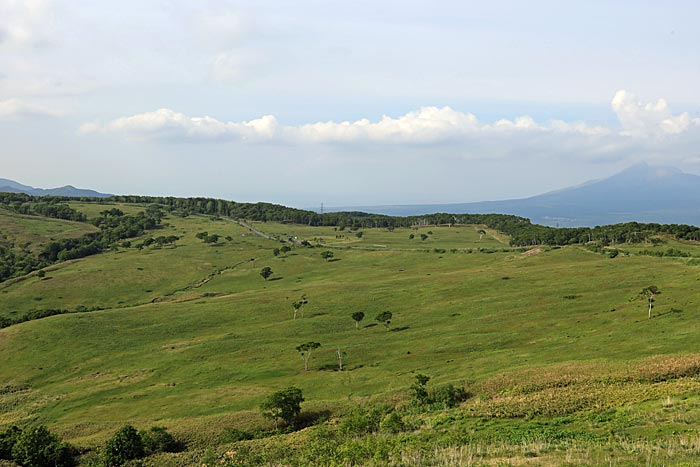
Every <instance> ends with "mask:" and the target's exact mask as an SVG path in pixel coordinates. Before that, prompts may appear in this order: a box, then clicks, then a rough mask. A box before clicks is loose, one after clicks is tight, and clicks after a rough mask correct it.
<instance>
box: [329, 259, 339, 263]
mask: <svg viewBox="0 0 700 467" xmlns="http://www.w3.org/2000/svg"><path fill="white" fill-rule="evenodd" d="M336 261H340V258H331V259H329V260H328V262H329V263H335V262H336Z"/></svg>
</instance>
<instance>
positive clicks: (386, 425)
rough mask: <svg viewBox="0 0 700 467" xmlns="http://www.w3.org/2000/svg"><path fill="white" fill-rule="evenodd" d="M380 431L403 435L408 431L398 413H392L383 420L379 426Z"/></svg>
mask: <svg viewBox="0 0 700 467" xmlns="http://www.w3.org/2000/svg"><path fill="white" fill-rule="evenodd" d="M379 429H380V430H381V431H384V432H386V433H394V434H395V433H401V432H402V431H405V430H406V424H405V423H404V422H403V418H401V415H399V413H398V412H391V413H390V414H388V415H387V416H385V417H384V418H383V419H382V422H381V423H380V424H379Z"/></svg>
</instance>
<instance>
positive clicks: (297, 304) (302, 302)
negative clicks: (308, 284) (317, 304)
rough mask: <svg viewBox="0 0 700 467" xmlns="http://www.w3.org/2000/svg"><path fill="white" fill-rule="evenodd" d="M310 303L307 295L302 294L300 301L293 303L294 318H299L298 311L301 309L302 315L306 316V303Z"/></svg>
mask: <svg viewBox="0 0 700 467" xmlns="http://www.w3.org/2000/svg"><path fill="white" fill-rule="evenodd" d="M307 303H309V301H308V300H307V299H306V295H302V296H301V298H300V299H299V301H298V302H294V303H292V308H294V319H297V313H299V312H300V311H301V317H302V318H303V317H304V305H306V304H307Z"/></svg>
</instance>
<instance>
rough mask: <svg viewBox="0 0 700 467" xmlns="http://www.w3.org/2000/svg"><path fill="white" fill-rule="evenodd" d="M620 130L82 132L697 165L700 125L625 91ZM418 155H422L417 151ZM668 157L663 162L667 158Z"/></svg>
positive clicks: (389, 122)
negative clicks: (676, 161)
mask: <svg viewBox="0 0 700 467" xmlns="http://www.w3.org/2000/svg"><path fill="white" fill-rule="evenodd" d="M611 107H612V110H613V111H614V112H615V113H616V114H617V116H618V119H619V123H620V126H619V127H617V128H616V127H614V126H611V127H604V126H592V125H589V124H587V123H585V122H580V121H575V122H566V121H563V120H551V121H549V122H538V121H536V120H535V119H533V118H531V117H529V116H527V115H525V116H520V117H517V118H512V119H500V120H496V121H493V122H481V121H480V120H479V119H478V118H477V117H476V116H475V115H474V114H472V113H465V112H461V111H458V110H455V109H453V108H451V107H422V108H420V109H417V110H414V111H411V112H407V113H405V114H403V115H400V116H397V117H392V116H386V115H385V116H383V117H381V118H379V119H375V120H371V119H367V118H363V119H359V120H355V121H340V122H338V121H321V122H314V123H306V124H300V125H282V124H280V123H278V121H277V119H276V118H275V117H274V116H271V115H267V116H264V117H261V118H258V119H255V120H249V121H236V122H226V121H220V120H217V119H215V118H212V117H208V116H205V117H191V116H188V115H185V114H183V113H179V112H176V111H174V110H170V109H160V110H157V111H155V112H146V113H142V114H138V115H133V116H130V117H122V118H118V119H116V120H113V121H111V122H108V123H106V124H98V123H89V124H86V125H84V126H83V127H81V132H83V133H113V134H120V135H124V136H126V137H129V138H133V139H140V140H152V139H154V140H170V141H191V142H221V141H229V142H230V141H239V142H247V143H257V144H261V143H269V142H272V143H278V144H284V145H287V146H304V145H327V146H333V147H336V148H337V149H338V150H339V151H340V152H339V153H341V152H342V153H344V154H351V153H357V148H358V147H360V146H363V147H366V146H367V145H373V146H382V147H384V149H383V150H386V151H389V150H390V149H389V147H395V148H397V149H398V150H400V151H402V152H405V151H407V150H410V149H412V148H413V149H415V150H416V151H423V150H424V149H425V148H428V149H430V148H431V147H432V148H434V147H437V146H438V145H439V146H440V150H439V151H438V152H431V154H435V155H436V157H438V156H439V155H447V154H450V155H451V156H450V157H453V156H454V157H460V158H463V159H464V158H466V159H492V160H498V159H506V158H511V159H513V158H520V159H523V160H525V159H527V160H535V161H537V160H542V161H544V160H553V159H557V158H561V159H566V158H569V159H579V160H588V161H597V162H612V161H621V160H626V161H628V162H633V161H635V160H640V159H647V160H653V161H655V162H660V163H663V162H671V159H673V158H675V159H676V160H678V161H683V160H685V159H688V158H690V159H688V160H694V159H692V158H693V157H696V156H697V151H696V149H695V148H697V147H698V144H700V131H698V130H699V129H700V122H699V121H698V120H697V119H695V120H694V119H691V118H690V117H689V115H688V114H687V113H683V114H679V115H674V114H672V113H671V111H670V109H669V108H668V104H667V103H666V101H664V100H663V99H659V100H658V101H657V102H652V103H643V102H640V101H639V100H638V99H637V98H635V97H634V96H633V95H631V94H630V93H628V92H626V91H619V92H618V93H616V94H615V97H614V98H613V100H612V102H611ZM421 148H423V149H421ZM664 158H665V159H664Z"/></svg>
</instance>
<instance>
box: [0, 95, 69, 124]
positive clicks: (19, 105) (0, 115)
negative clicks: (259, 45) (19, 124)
mask: <svg viewBox="0 0 700 467" xmlns="http://www.w3.org/2000/svg"><path fill="white" fill-rule="evenodd" d="M59 115H61V112H59V111H57V110H54V109H49V108H48V107H43V106H40V105H36V104H30V103H27V102H24V101H21V100H19V99H8V100H4V101H0V120H19V119H23V118H29V117H58V116H59Z"/></svg>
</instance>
